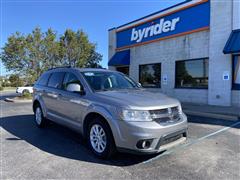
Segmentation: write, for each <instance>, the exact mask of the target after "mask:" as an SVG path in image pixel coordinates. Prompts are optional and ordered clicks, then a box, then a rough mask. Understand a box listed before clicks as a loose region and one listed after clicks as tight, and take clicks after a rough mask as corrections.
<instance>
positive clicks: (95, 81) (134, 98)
mask: <svg viewBox="0 0 240 180" xmlns="http://www.w3.org/2000/svg"><path fill="white" fill-rule="evenodd" d="M33 91H34V92H33V111H34V117H35V122H36V125H37V126H38V127H44V126H45V125H46V124H47V121H49V120H51V121H54V122H56V123H59V124H61V125H63V126H67V127H68V128H71V129H73V130H76V131H78V132H79V133H81V134H82V136H83V137H84V138H85V139H86V141H87V143H88V145H89V148H90V149H91V150H92V152H93V153H94V154H95V155H96V156H98V157H100V158H109V157H110V156H112V155H113V154H114V153H115V152H116V151H125V152H132V153H143V154H149V153H158V152H161V151H164V150H167V149H169V148H171V147H173V146H176V145H179V144H181V143H184V142H185V141H186V139H187V117H186V115H185V114H184V113H183V112H182V108H181V104H180V102H179V101H178V100H176V99H173V98H170V97H167V96H166V95H164V94H161V93H159V92H152V91H150V90H149V89H144V88H142V87H141V85H140V84H139V83H136V82H135V81H133V80H132V79H131V78H129V77H128V76H126V75H124V74H122V73H120V72H116V71H110V70H105V69H90V68H89V69H88V68H86V69H78V68H67V67H61V68H54V69H50V70H48V71H46V72H45V73H43V74H42V75H41V76H40V78H39V79H38V80H37V82H36V83H35V85H34V89H33Z"/></svg>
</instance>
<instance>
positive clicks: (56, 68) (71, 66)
mask: <svg viewBox="0 0 240 180" xmlns="http://www.w3.org/2000/svg"><path fill="white" fill-rule="evenodd" d="M71 67H72V66H57V67H53V68H49V69H48V71H50V70H53V69H58V68H71Z"/></svg>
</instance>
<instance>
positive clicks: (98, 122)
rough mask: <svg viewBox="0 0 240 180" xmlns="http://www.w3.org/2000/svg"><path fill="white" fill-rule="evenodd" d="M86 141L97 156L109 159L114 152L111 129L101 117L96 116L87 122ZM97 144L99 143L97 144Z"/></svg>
mask: <svg viewBox="0 0 240 180" xmlns="http://www.w3.org/2000/svg"><path fill="white" fill-rule="evenodd" d="M94 129H95V130H94ZM97 129H98V130H99V131H98V132H99V134H97V133H96V130H97ZM101 140H102V141H101ZM87 142H88V146H89V148H90V149H91V151H92V152H93V153H94V154H95V155H96V156H97V157H98V158H101V159H109V158H110V157H112V156H113V155H114V154H115V152H116V147H115V142H114V139H113V135H112V131H111V129H110V127H109V125H108V124H107V123H106V122H105V121H104V120H102V119H101V118H96V119H94V120H93V121H91V122H90V123H89V126H88V131H87ZM94 142H95V143H94ZM104 142H105V143H104ZM97 144H99V146H98V145H97ZM100 144H101V145H100ZM104 144H105V146H104Z"/></svg>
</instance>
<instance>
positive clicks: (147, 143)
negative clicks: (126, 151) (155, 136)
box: [137, 139, 152, 149]
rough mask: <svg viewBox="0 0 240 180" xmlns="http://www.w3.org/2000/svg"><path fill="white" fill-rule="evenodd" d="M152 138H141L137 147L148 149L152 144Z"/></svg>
mask: <svg viewBox="0 0 240 180" xmlns="http://www.w3.org/2000/svg"><path fill="white" fill-rule="evenodd" d="M151 143H152V139H145V140H140V141H138V143H137V148H139V149H148V148H149V147H150V146H151Z"/></svg>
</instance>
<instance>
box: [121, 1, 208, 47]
mask: <svg viewBox="0 0 240 180" xmlns="http://www.w3.org/2000/svg"><path fill="white" fill-rule="evenodd" d="M209 21H210V5H209V2H205V3H202V4H199V5H196V6H193V7H190V8H186V9H183V10H181V11H177V12H175V13H173V14H170V15H166V16H162V17H159V18H156V19H154V20H152V21H147V22H145V23H143V24H140V25H138V26H134V27H130V28H126V29H124V27H123V30H119V31H118V32H117V48H128V47H131V46H134V45H138V44H142V43H147V42H151V41H154V40H161V38H167V37H171V36H175V35H178V34H179V35H181V34H184V33H187V32H189V33H190V32H192V31H194V30H202V29H204V28H208V27H209Z"/></svg>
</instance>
